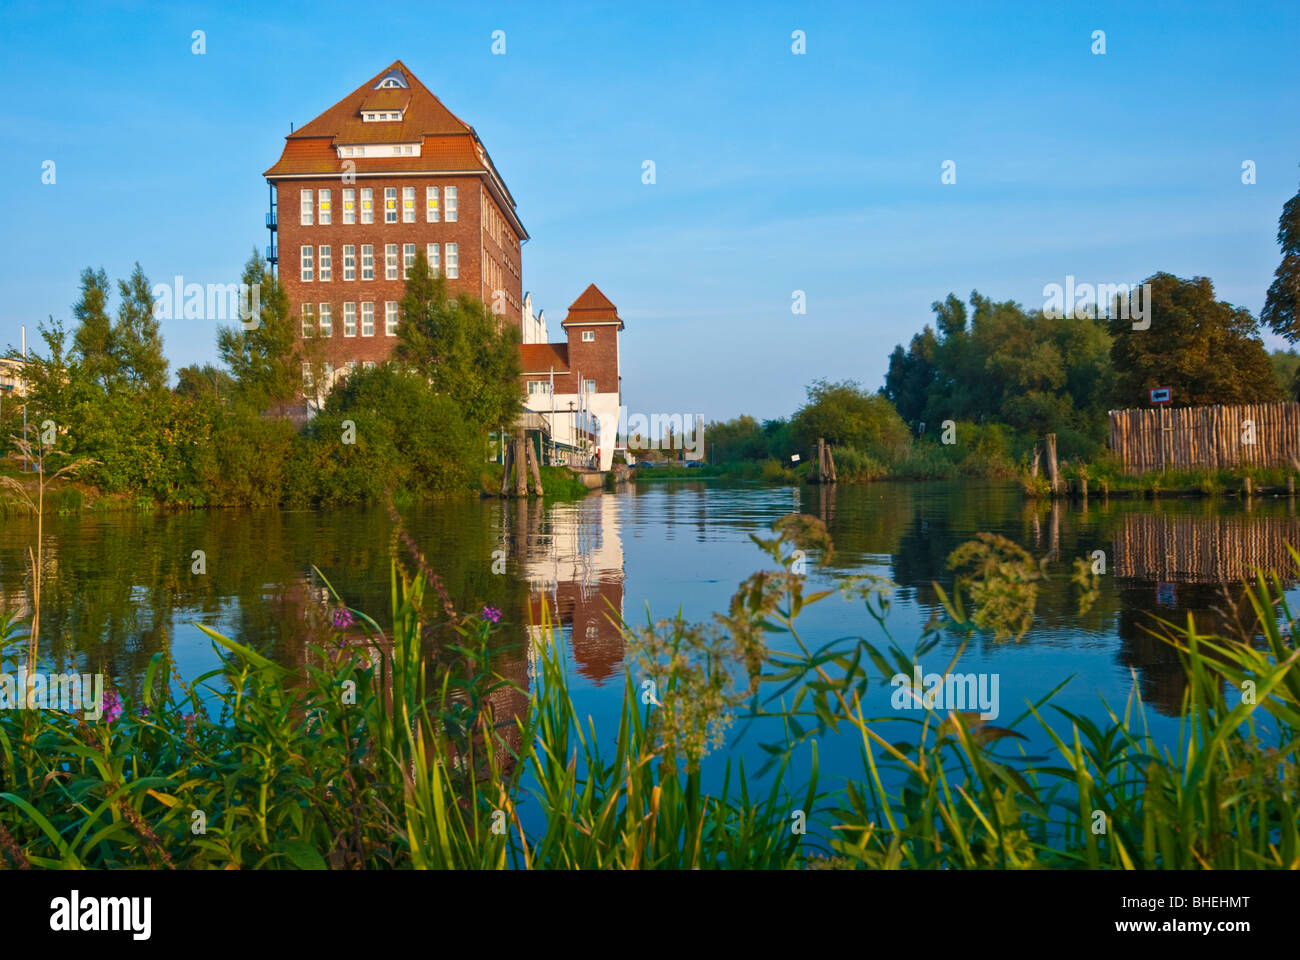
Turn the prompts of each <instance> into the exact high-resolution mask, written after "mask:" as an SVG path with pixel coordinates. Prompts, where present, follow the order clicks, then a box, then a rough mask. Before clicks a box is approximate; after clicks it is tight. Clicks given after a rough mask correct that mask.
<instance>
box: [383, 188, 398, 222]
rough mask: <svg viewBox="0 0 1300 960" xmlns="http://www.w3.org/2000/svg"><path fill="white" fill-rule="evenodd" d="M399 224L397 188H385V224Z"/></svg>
mask: <svg viewBox="0 0 1300 960" xmlns="http://www.w3.org/2000/svg"><path fill="white" fill-rule="evenodd" d="M396 222H397V188H396V187H384V223H396Z"/></svg>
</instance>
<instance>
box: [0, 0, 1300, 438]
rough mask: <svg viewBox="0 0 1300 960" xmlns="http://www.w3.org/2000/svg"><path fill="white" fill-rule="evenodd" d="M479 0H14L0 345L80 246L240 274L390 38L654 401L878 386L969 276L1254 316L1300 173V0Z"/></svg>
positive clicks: (87, 251) (3, 60)
mask: <svg viewBox="0 0 1300 960" xmlns="http://www.w3.org/2000/svg"><path fill="white" fill-rule="evenodd" d="M465 7H466V5H464V4H454V5H444V4H429V3H418V4H414V3H397V2H394V3H389V4H384V5H376V6H366V5H362V6H358V5H356V4H341V3H340V4H329V3H310V4H306V3H303V4H296V3H285V4H256V5H254V4H247V5H245V4H238V5H227V4H221V5H216V4H213V5H211V6H205V5H193V4H184V3H180V4H167V5H152V4H143V3H118V4H110V3H97V4H93V5H92V4H87V5H61V4H57V3H40V4H27V3H17V4H14V3H6V5H5V6H4V8H3V10H0V71H3V72H4V73H5V74H6V78H5V79H6V83H5V87H6V89H8V90H9V91H10V95H9V97H8V98H7V99H6V100H5V101H4V103H3V105H2V106H0V137H2V138H3V140H4V144H3V146H4V149H3V150H0V182H3V183H4V184H5V193H6V197H5V200H6V202H5V204H4V207H5V217H4V221H5V227H4V230H3V233H2V234H0V289H3V290H4V296H3V297H2V298H0V345H3V344H5V343H13V344H17V342H18V338H19V326H20V324H23V323H26V324H27V325H28V336H29V341H30V340H31V339H32V338H33V337H34V330H35V325H36V323H37V322H38V321H42V320H44V319H45V318H46V317H47V316H49V315H51V314H53V315H55V316H56V317H62V318H64V319H65V320H69V318H70V312H71V310H70V308H71V304H72V303H73V301H74V300H75V299H76V295H77V278H78V275H79V274H80V272H81V270H82V268H84V267H86V266H88V265H93V266H94V267H96V268H98V267H100V266H103V267H104V268H105V269H106V270H107V271H108V273H109V275H110V276H111V277H113V278H114V279H116V278H119V277H124V276H125V275H126V274H127V273H128V272H129V271H130V269H131V266H132V264H133V262H134V261H136V260H139V261H140V262H141V264H142V265H143V267H144V269H145V272H146V274H147V275H148V276H149V278H150V279H151V281H153V282H160V281H164V280H165V279H167V278H170V277H172V276H174V275H176V274H181V275H183V276H185V278H186V279H187V280H190V281H197V282H200V283H206V282H226V281H229V280H233V279H235V278H236V277H237V275H238V271H239V268H240V266H241V264H242V263H243V261H244V260H245V259H246V258H247V256H248V253H249V251H250V250H251V248H252V247H253V246H254V245H256V246H258V247H259V248H260V247H262V246H264V245H265V243H266V241H267V234H266V231H265V229H264V224H263V216H264V213H265V210H266V204H267V188H266V183H265V181H264V180H263V179H262V177H261V173H262V171H263V170H265V169H266V168H267V167H269V166H270V165H271V164H272V163H273V162H274V161H275V160H276V158H277V157H278V156H279V153H280V150H281V148H282V146H283V137H284V135H285V134H286V133H288V131H289V124H290V123H291V122H292V123H294V124H295V125H299V126H300V125H302V124H303V123H305V122H307V121H308V120H310V119H312V118H313V117H314V116H316V115H317V114H318V113H320V112H321V111H322V110H324V109H325V108H327V107H328V106H330V105H331V104H333V103H334V102H336V101H337V100H339V99H340V98H342V97H343V96H344V95H345V94H347V93H348V92H350V91H351V90H353V89H354V88H355V87H357V86H358V85H359V84H360V83H362V82H363V81H364V80H366V79H367V78H369V77H370V76H372V75H373V74H375V73H376V72H378V70H379V69H380V68H382V67H384V66H386V65H387V64H388V63H390V62H391V61H393V60H395V59H399V58H400V59H402V60H404V61H405V62H406V63H407V65H408V66H409V67H410V68H411V69H412V70H413V71H414V72H415V74H416V75H417V76H418V77H419V78H420V79H421V80H422V81H423V82H424V83H425V84H426V85H427V86H428V87H429V88H430V89H432V90H433V91H434V92H435V93H436V94H437V95H438V96H439V97H440V98H441V99H442V100H443V102H444V103H445V104H446V105H447V106H448V107H449V108H450V109H451V110H452V111H453V112H454V113H456V114H457V115H458V116H460V117H461V118H462V119H464V120H466V121H467V122H468V123H471V124H472V125H474V127H475V128H476V129H477V130H478V132H479V134H480V136H481V137H482V138H483V141H484V143H485V144H486V145H487V147H488V149H489V150H490V151H491V153H492V157H493V160H494V161H495V163H496V165H497V167H498V169H499V170H500V171H501V173H502V175H503V176H504V178H505V180H506V182H507V184H508V185H509V187H510V189H511V191H512V193H513V194H514V196H515V199H516V200H517V202H518V212H519V215H520V217H521V218H522V219H523V222H524V223H525V225H526V226H527V227H528V230H529V232H530V233H531V234H532V238H533V239H532V240H531V241H530V242H529V243H528V244H526V245H525V247H524V271H523V272H524V287H525V289H526V290H531V291H532V293H533V298H534V302H535V303H537V304H539V305H540V306H542V307H544V308H545V309H546V311H547V315H548V319H550V321H551V323H552V336H553V337H557V338H558V334H559V328H558V322H559V320H561V319H563V316H564V312H565V309H566V308H567V306H568V304H569V303H570V302H571V301H572V300H573V299H574V298H575V297H576V296H577V295H578V294H579V293H580V292H581V291H582V290H583V289H584V288H585V287H586V285H587V284H588V283H591V282H595V283H596V284H598V285H599V286H600V287H601V289H602V290H604V291H605V293H606V294H608V295H609V296H610V298H611V299H612V300H613V301H614V302H615V303H616V304H617V305H618V307H619V310H620V313H621V315H622V316H623V318H624V320H625V321H626V323H627V330H626V332H625V333H624V335H623V344H622V346H623V389H624V401H625V403H627V404H628V406H629V407H630V409H632V410H633V411H637V410H642V411H647V412H649V411H664V412H676V411H680V412H683V413H686V412H691V413H696V412H698V413H703V414H704V415H705V416H706V417H708V418H725V417H730V416H734V415H736V414H739V413H742V412H746V413H751V414H754V415H756V416H759V417H760V418H765V417H776V416H783V415H786V414H788V413H789V412H791V411H792V410H793V409H794V408H795V407H796V406H797V405H798V404H799V403H800V401H801V400H802V399H803V396H804V387H805V386H806V385H807V384H808V383H809V382H810V381H811V380H812V379H814V378H817V377H827V378H830V379H835V380H838V379H844V378H852V379H857V380H860V381H861V382H863V383H864V384H866V385H867V386H869V387H871V388H873V389H874V388H875V387H877V386H879V385H880V383H881V378H882V377H883V374H884V371H885V369H886V366H887V363H888V355H889V351H890V350H891V349H892V348H893V346H894V344H895V343H899V342H904V343H905V342H906V341H907V340H908V339H909V338H910V337H911V335H912V333H914V332H915V331H917V330H919V329H920V328H921V326H922V325H923V324H925V323H926V322H928V321H929V320H930V318H931V313H930V303H931V302H932V301H934V300H937V299H942V298H943V297H944V296H946V295H947V294H948V293H949V292H956V293H957V294H958V295H959V296H961V297H963V298H965V297H967V296H968V295H969V293H970V291H971V290H972V289H978V290H979V291H980V292H981V293H983V294H986V295H988V296H992V297H994V298H996V299H1007V298H1011V299H1015V300H1019V301H1020V302H1022V303H1024V304H1025V305H1026V306H1030V307H1037V306H1041V304H1042V302H1043V296H1042V289H1043V286H1044V285H1045V284H1047V283H1062V284H1063V283H1064V282H1065V276H1066V275H1067V274H1073V275H1074V276H1075V277H1076V278H1078V280H1079V281H1080V282H1091V283H1096V282H1116V283H1118V282H1125V281H1131V280H1138V279H1141V278H1143V277H1146V276H1148V275H1150V274H1151V273H1153V272H1155V271H1157V270H1167V271H1169V272H1172V273H1176V274H1178V275H1180V276H1193V275H1204V276H1208V277H1210V278H1211V279H1212V280H1213V281H1214V283H1215V288H1216V290H1217V291H1218V293H1219V295H1220V296H1221V297H1222V298H1223V299H1226V300H1229V301H1231V302H1232V303H1235V304H1238V305H1241V306H1245V307H1248V308H1249V309H1250V310H1251V311H1252V312H1254V313H1255V314H1256V315H1258V312H1259V309H1260V307H1261V306H1262V305H1263V301H1264V295H1265V291H1266V290H1267V288H1268V284H1269V282H1270V280H1271V277H1272V273H1273V271H1274V269H1276V267H1277V264H1278V260H1279V253H1278V248H1277V246H1276V242H1275V234H1276V231H1277V217H1278V214H1279V213H1280V211H1281V207H1282V204H1283V203H1284V202H1285V200H1286V199H1287V198H1288V197H1290V196H1292V195H1293V194H1295V193H1296V190H1297V186H1298V185H1300V167H1298V166H1297V164H1300V124H1297V115H1298V111H1297V106H1298V105H1300V71H1297V70H1296V50H1297V49H1298V46H1300V5H1297V4H1295V3H1294V2H1288V3H1261V4H1255V5H1251V6H1249V7H1243V8H1236V7H1233V6H1231V5H1226V4H1224V5H1209V4H1185V3H1160V4H1142V5H1141V7H1142V9H1137V8H1136V7H1137V5H1134V4H1131V3H1114V4H1110V3H1101V4H1087V5H1083V4H1078V5H1071V6H1064V5H1056V4H1043V3H1025V4H984V3H980V4H966V3H961V4H920V3H908V4H901V5H894V4H891V5H888V6H884V5H879V6H878V5H866V4H852V5H843V6H838V5H818V6H817V7H816V9H814V10H811V11H810V10H805V9H803V7H802V5H795V4H789V5H784V4H761V3H736V4H729V3H728V4H711V5H709V6H708V7H707V8H706V7H704V5H701V4H695V3H691V4H680V5H679V4H671V3H661V2H656V3H652V4H625V3H624V4H609V5H596V4H591V5H587V4H582V5H579V4H568V3H559V4H555V5H549V4H548V5H540V4H518V5H514V4H493V3H483V4H479V5H475V8H474V9H471V10H466V9H465ZM196 29H201V30H204V31H205V34H206V47H207V52H206V53H205V54H204V55H203V56H196V55H194V54H193V53H191V43H192V41H191V33H192V31H193V30H196ZM494 30H504V31H505V33H506V53H505V55H504V56H497V55H493V54H492V52H491V45H492V36H491V35H492V32H493V31H494ZM794 30H803V31H805V34H806V38H807V40H806V44H807V52H806V53H805V54H804V55H802V56H797V55H794V54H793V53H792V52H791V43H792V40H791V34H792V32H793V31H794ZM1094 30H1104V31H1105V33H1106V53H1105V55H1103V56H1097V55H1094V54H1092V53H1091V49H1090V48H1091V45H1092V39H1091V34H1092V32H1093V31H1094ZM46 160H53V161H55V163H56V182H55V183H54V184H53V185H47V184H43V183H42V182H41V174H42V163H43V162H44V161H46ZM645 160H653V161H654V163H655V165H656V183H654V184H653V185H646V184H643V183H642V163H643V161H645ZM946 160H952V161H955V163H956V175H957V177H956V179H957V182H956V183H955V184H951V185H945V184H942V183H941V182H940V175H941V172H942V171H941V165H942V164H943V162H944V161H946ZM1244 160H1252V161H1254V162H1255V164H1256V171H1257V172H1256V178H1257V183H1255V184H1254V185H1250V186H1247V185H1243V184H1242V182H1241V164H1242V161H1244ZM795 290H803V291H805V293H806V296H807V314H806V315H802V316H797V315H794V314H793V313H792V312H791V296H792V292H793V291H795ZM163 334H164V337H165V339H166V348H167V354H168V357H169V358H170V360H171V362H172V366H173V370H174V369H175V368H176V367H178V366H181V365H184V364H187V363H191V362H202V361H207V360H214V359H215V347H214V338H215V324H213V323H210V322H207V321H202V322H200V321H183V320H175V321H166V322H165V323H164V326H163ZM1266 342H1268V343H1269V344H1270V346H1272V345H1276V344H1278V343H1280V341H1277V340H1276V339H1275V338H1272V337H1267V338H1266Z"/></svg>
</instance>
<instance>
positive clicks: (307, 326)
mask: <svg viewBox="0 0 1300 960" xmlns="http://www.w3.org/2000/svg"><path fill="white" fill-rule="evenodd" d="M314 309H315V308H314V307H313V306H312V305H311V304H310V303H304V304H303V305H302V338H303V339H304V340H306V339H307V338H308V337H310V336H311V334H312V329H313V328H314V327H315V322H314V321H315V317H313V316H312V311H313V310H314Z"/></svg>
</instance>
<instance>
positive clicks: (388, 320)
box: [384, 300, 397, 337]
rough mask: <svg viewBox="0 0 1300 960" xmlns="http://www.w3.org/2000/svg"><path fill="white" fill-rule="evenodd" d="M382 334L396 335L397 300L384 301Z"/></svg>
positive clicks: (387, 335)
mask: <svg viewBox="0 0 1300 960" xmlns="http://www.w3.org/2000/svg"><path fill="white" fill-rule="evenodd" d="M384 336H386V337H395V336H397V301H396V300H386V301H384Z"/></svg>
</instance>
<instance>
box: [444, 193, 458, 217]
mask: <svg viewBox="0 0 1300 960" xmlns="http://www.w3.org/2000/svg"><path fill="white" fill-rule="evenodd" d="M446 195H447V222H448V223H455V222H456V188H455V187H448V188H447V190H446Z"/></svg>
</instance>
